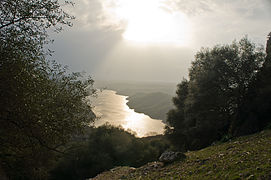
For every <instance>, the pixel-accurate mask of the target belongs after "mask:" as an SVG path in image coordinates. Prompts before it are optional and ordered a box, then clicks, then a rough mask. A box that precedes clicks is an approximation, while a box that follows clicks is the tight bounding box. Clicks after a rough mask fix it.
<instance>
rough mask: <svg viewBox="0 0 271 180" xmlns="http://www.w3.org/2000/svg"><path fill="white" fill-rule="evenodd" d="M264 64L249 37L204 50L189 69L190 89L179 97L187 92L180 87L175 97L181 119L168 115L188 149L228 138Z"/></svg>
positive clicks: (261, 55)
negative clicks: (245, 98) (227, 135)
mask: <svg viewBox="0 0 271 180" xmlns="http://www.w3.org/2000/svg"><path fill="white" fill-rule="evenodd" d="M263 62H264V53H263V49H262V48H259V49H258V48H256V46H255V45H254V44H253V43H251V42H250V41H249V40H248V39H247V38H243V39H241V40H240V41H239V42H233V43H232V44H231V45H223V46H215V47H214V48H212V49H209V48H203V49H201V51H200V52H198V53H197V54H196V55H195V60H194V61H193V62H192V67H191V68H190V70H189V81H188V82H187V84H188V85H187V90H186V91H185V92H184V93H183V94H179V92H182V91H184V90H183V87H182V88H180V87H181V86H179V87H178V90H177V97H175V98H174V104H175V106H176V109H177V110H173V112H178V113H179V112H181V115H182V116H180V117H179V116H176V117H172V112H171V113H169V116H168V121H169V123H170V125H172V126H173V128H174V131H173V134H174V133H175V132H181V133H180V134H182V138H180V139H186V142H188V145H187V148H188V149H198V148H202V147H204V146H206V145H209V144H210V143H212V142H213V141H215V140H218V139H220V138H221V137H222V136H224V135H226V134H227V133H228V129H229V127H230V125H231V124H232V123H233V122H234V121H235V118H236V116H237V113H238V110H239V108H240V106H241V105H242V103H243V101H244V97H245V94H246V92H247V91H248V88H249V86H250V84H251V82H253V81H254V80H255V78H256V75H257V72H258V71H259V69H260V68H261V65H262V63H263ZM176 100H178V101H179V102H182V103H181V104H182V106H179V105H178V104H179V103H176V102H178V101H176ZM180 125H181V127H180ZM183 136H184V137H185V138H183ZM180 143H181V144H182V143H183V142H180Z"/></svg>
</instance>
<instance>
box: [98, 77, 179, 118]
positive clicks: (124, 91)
mask: <svg viewBox="0 0 271 180" xmlns="http://www.w3.org/2000/svg"><path fill="white" fill-rule="evenodd" d="M95 84H96V87H97V88H99V89H104V88H105V89H111V90H115V91H117V93H118V94H120V95H125V96H129V98H128V100H129V102H128V103H127V104H128V106H129V107H130V108H131V109H134V110H135V111H136V112H139V113H144V114H146V115H148V116H150V117H151V118H154V119H161V120H163V121H164V122H165V121H166V116H167V115H166V114H167V112H168V111H169V110H170V109H171V108H173V103H172V97H173V96H175V91H176V86H177V84H175V83H167V82H165V83H161V82H160V83H158V82H104V81H102V82H101V81H98V82H95Z"/></svg>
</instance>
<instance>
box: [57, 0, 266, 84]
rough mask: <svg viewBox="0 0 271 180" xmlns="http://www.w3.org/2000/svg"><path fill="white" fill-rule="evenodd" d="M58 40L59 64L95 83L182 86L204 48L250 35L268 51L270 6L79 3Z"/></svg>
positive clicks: (255, 1)
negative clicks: (155, 83)
mask: <svg viewBox="0 0 271 180" xmlns="http://www.w3.org/2000/svg"><path fill="white" fill-rule="evenodd" d="M74 2H75V7H73V8H69V9H68V12H70V13H71V14H73V15H75V16H76V20H74V22H73V23H74V26H73V27H72V28H66V29H65V31H64V32H62V33H60V34H57V35H53V38H54V39H55V43H54V44H53V46H52V48H53V49H54V50H55V56H56V59H57V61H58V62H60V63H62V64H65V65H68V66H69V68H70V69H71V70H72V71H86V72H87V73H88V74H90V75H91V76H92V77H93V78H94V80H132V81H162V82H163V81H166V82H179V81H180V80H181V79H182V78H183V77H186V76H187V72H188V68H189V67H190V63H191V61H192V60H193V57H194V54H195V53H196V52H197V51H198V50H199V49H200V48H201V47H212V46H213V45H216V44H225V43H231V42H232V41H233V40H234V39H237V40H238V39H240V38H242V37H244V36H245V35H248V37H249V39H251V40H252V41H253V42H256V43H257V44H262V45H265V41H266V36H267V34H268V33H269V32H270V31H271V0H74Z"/></svg>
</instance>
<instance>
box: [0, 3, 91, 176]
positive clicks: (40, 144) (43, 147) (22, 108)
mask: <svg viewBox="0 0 271 180" xmlns="http://www.w3.org/2000/svg"><path fill="white" fill-rule="evenodd" d="M0 3H1V4H0V68H1V70H0V97H1V102H0V106H1V110H0V124H1V126H0V163H1V167H2V168H3V169H4V171H5V172H6V174H7V175H8V176H9V178H11V179H45V178H47V177H48V171H49V170H50V168H51V167H52V165H53V162H54V161H55V158H56V157H57V156H58V155H59V154H63V153H64V154H65V152H64V146H65V144H66V143H67V142H68V141H69V140H70V139H71V138H72V137H73V136H74V135H78V134H80V133H82V132H83V130H84V128H85V127H86V126H87V125H89V124H90V122H93V120H94V118H95V116H94V114H93V112H92V111H91V107H90V104H89V102H88V101H87V99H86V98H87V96H88V95H91V94H92V93H93V90H92V86H91V85H92V84H93V80H92V79H91V78H83V76H82V75H81V74H80V73H71V74H69V73H67V69H66V68H65V67H62V66H61V65H59V64H57V63H55V62H50V61H48V60H47V59H46V57H47V55H48V54H47V52H48V51H45V47H44V46H45V44H46V43H48V42H49V41H50V40H49V37H48V29H49V28H51V29H54V30H56V31H58V32H59V31H60V30H61V26H62V25H68V26H71V22H70V20H71V19H73V17H72V16H70V15H68V14H67V13H66V12H65V11H63V9H62V7H63V6H64V5H65V4H72V3H71V2H69V1H65V2H64V4H60V2H59V1H58V0H1V1H0ZM56 155H57V156H56Z"/></svg>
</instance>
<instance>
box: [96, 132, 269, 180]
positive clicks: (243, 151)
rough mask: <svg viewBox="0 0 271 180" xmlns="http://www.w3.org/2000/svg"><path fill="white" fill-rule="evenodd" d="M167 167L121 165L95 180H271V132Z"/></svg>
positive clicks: (194, 153) (190, 155) (212, 148)
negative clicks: (134, 167) (129, 166)
mask: <svg viewBox="0 0 271 180" xmlns="http://www.w3.org/2000/svg"><path fill="white" fill-rule="evenodd" d="M186 156H187V158H186V160H185V161H183V162H175V163H173V164H170V165H167V166H163V167H159V166H158V167H153V165H152V164H155V163H149V164H147V165H145V166H142V167H140V168H137V169H130V168H128V167H119V168H117V169H116V170H115V171H113V172H112V171H108V172H104V173H102V174H100V175H99V176H98V177H96V178H95V179H99V180H100V179H108V178H109V177H110V178H109V179H136V180H137V179H144V180H145V179H146V180H148V179H149V180H151V179H153V180H156V179H160V180H163V179H188V180H190V179H191V180H195V179H199V180H204V179H206V180H207V179H208V180H209V179H236V180H238V179H257V180H258V179H263V180H266V179H267V180H268V179H271V131H270V130H268V131H263V132H261V133H258V134H254V135H250V136H244V137H240V138H237V139H234V140H232V141H231V142H226V143H223V144H217V145H213V146H210V147H207V148H205V149H202V150H199V151H191V152H187V153H186Z"/></svg>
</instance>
